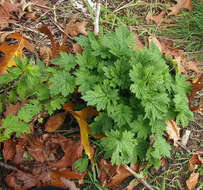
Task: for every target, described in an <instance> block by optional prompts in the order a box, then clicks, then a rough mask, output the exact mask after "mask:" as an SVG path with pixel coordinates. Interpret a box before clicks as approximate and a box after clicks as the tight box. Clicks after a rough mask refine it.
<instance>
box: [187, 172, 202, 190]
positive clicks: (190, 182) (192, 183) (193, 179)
mask: <svg viewBox="0 0 203 190" xmlns="http://www.w3.org/2000/svg"><path fill="white" fill-rule="evenodd" d="M198 180H199V173H192V174H191V175H190V177H189V179H187V181H186V186H187V189H188V190H194V189H195V187H196V185H197V183H198Z"/></svg>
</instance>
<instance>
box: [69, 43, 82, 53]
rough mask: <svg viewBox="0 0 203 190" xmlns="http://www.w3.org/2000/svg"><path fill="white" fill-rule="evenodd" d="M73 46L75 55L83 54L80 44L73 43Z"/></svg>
mask: <svg viewBox="0 0 203 190" xmlns="http://www.w3.org/2000/svg"><path fill="white" fill-rule="evenodd" d="M72 45H73V52H74V54H75V55H76V54H78V53H79V54H82V51H83V49H82V47H81V46H80V45H79V44H77V43H72Z"/></svg>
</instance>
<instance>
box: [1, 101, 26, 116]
mask: <svg viewBox="0 0 203 190" xmlns="http://www.w3.org/2000/svg"><path fill="white" fill-rule="evenodd" d="M22 106H23V104H22V103H20V102H17V103H16V104H15V105H14V104H6V111H5V112H4V117H7V116H8V115H17V113H18V109H19V108H21V107H22Z"/></svg>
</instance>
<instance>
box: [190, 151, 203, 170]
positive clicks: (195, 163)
mask: <svg viewBox="0 0 203 190" xmlns="http://www.w3.org/2000/svg"><path fill="white" fill-rule="evenodd" d="M202 164H203V159H202V158H201V157H200V155H198V154H193V155H192V157H191V158H190V160H189V164H188V169H189V171H194V170H195V169H197V168H198V167H201V166H202Z"/></svg>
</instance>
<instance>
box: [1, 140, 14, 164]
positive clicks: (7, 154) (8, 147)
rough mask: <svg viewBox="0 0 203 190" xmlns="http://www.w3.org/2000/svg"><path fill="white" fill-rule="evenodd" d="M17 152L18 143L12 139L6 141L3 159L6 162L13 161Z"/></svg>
mask: <svg viewBox="0 0 203 190" xmlns="http://www.w3.org/2000/svg"><path fill="white" fill-rule="evenodd" d="M15 152H16V142H15V141H14V140H12V139H9V140H6V141H4V147H3V158H4V161H5V162H7V161H8V160H12V158H13V157H14V155H15Z"/></svg>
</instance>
